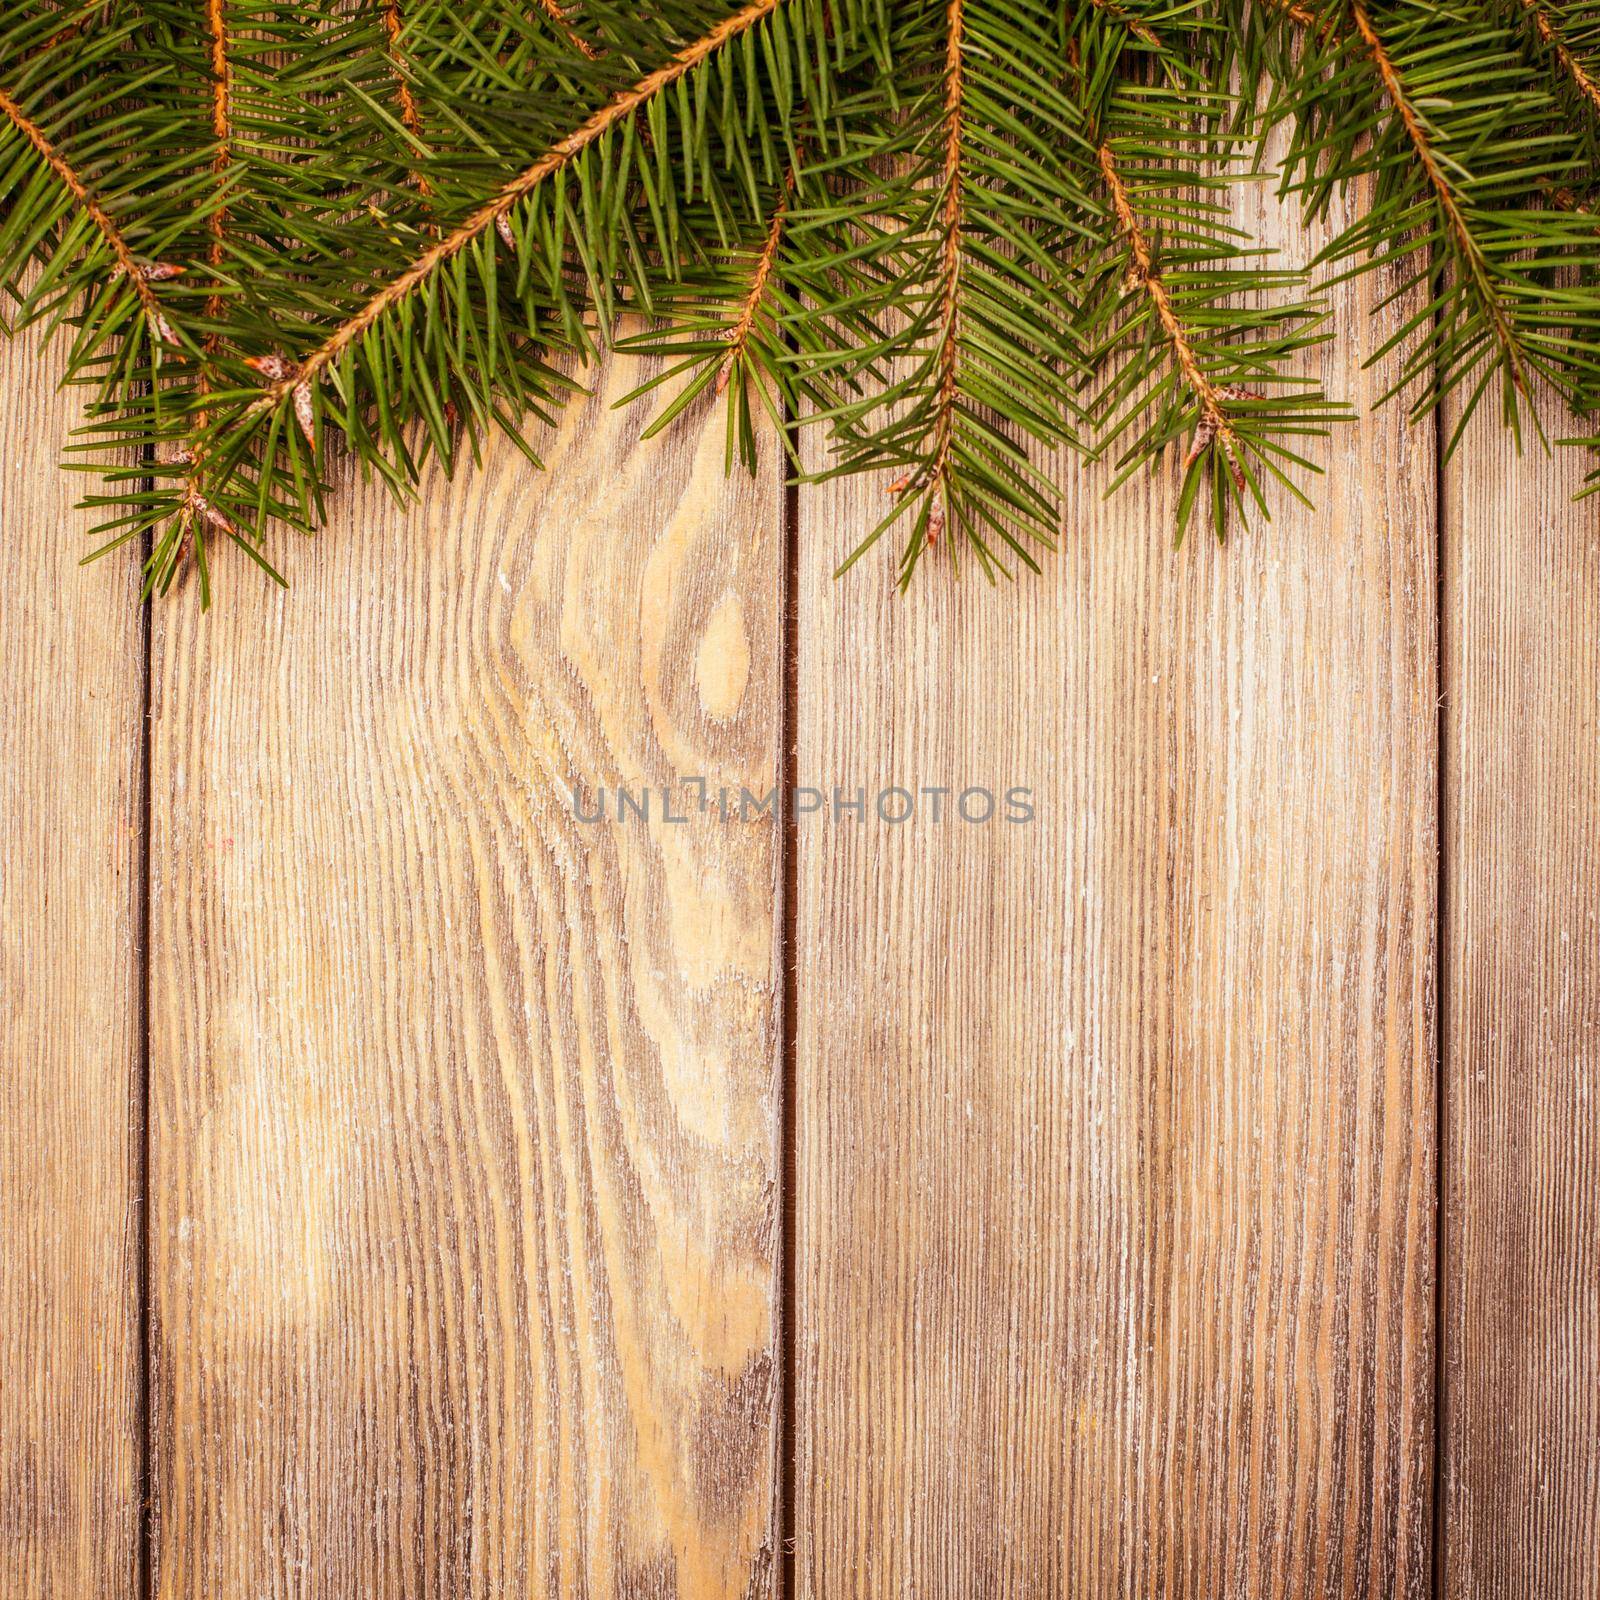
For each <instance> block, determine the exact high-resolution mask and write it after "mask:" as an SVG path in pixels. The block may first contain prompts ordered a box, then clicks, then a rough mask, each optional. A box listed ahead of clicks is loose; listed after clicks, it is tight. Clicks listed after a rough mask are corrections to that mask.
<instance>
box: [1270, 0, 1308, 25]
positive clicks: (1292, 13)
mask: <svg viewBox="0 0 1600 1600" xmlns="http://www.w3.org/2000/svg"><path fill="white" fill-rule="evenodd" d="M1268 3H1269V4H1270V5H1271V6H1273V7H1274V9H1276V10H1278V11H1281V12H1282V13H1283V14H1284V16H1286V17H1287V18H1288V19H1289V20H1290V21H1291V22H1298V23H1299V24H1300V26H1301V27H1302V28H1315V27H1317V26H1318V23H1317V14H1316V12H1314V11H1313V10H1312V9H1311V7H1310V6H1303V5H1301V4H1300V3H1299V0H1268Z"/></svg>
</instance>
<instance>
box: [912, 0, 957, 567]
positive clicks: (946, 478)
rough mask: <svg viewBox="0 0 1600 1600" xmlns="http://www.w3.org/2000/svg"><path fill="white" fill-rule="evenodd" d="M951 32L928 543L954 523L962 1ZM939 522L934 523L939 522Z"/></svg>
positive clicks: (953, 11) (952, 2) (952, 6)
mask: <svg viewBox="0 0 1600 1600" xmlns="http://www.w3.org/2000/svg"><path fill="white" fill-rule="evenodd" d="M948 18H949V30H948V35H947V38H946V42H945V53H944V78H945V87H944V114H945V135H944V241H943V245H942V248H941V250H940V275H941V278H942V283H941V287H940V294H939V302H940V306H939V394H938V399H937V401H936V402H935V415H934V424H933V460H932V463H931V464H930V466H929V468H928V471H927V473H926V474H925V475H924V477H923V479H922V481H923V482H925V483H927V482H931V483H935V484H937V485H938V488H939V495H940V500H941V505H940V507H938V508H936V510H935V511H934V513H933V514H931V515H930V516H929V519H928V543H929V544H935V543H937V542H938V538H939V533H940V526H941V521H942V522H944V523H948V521H949V518H950V447H951V443H952V441H953V438H954V432H955V411H956V383H957V379H958V376H959V371H960V344H959V336H960V332H961V232H962V224H963V221H964V213H963V210H962V194H961V132H962V127H961V118H962V96H963V95H964V93H965V91H966V81H965V76H964V69H965V62H964V61H963V59H962V55H961V45H962V26H963V22H964V17H963V14H962V0H949V9H948ZM936 517H937V518H939V519H940V521H935V518H936Z"/></svg>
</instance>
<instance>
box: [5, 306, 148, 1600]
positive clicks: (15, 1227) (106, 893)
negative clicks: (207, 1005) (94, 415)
mask: <svg viewBox="0 0 1600 1600" xmlns="http://www.w3.org/2000/svg"><path fill="white" fill-rule="evenodd" d="M61 368H62V358H61V352H60V351H59V349H58V350H52V351H49V352H47V353H45V354H43V355H41V353H40V340H39V338H38V336H37V334H32V333H30V334H27V335H24V336H22V337H21V338H18V339H16V340H8V341H5V342H3V343H0V532H3V535H4V538H5V544H6V557H7V567H8V571H7V577H6V581H5V583H4V584H0V671H3V674H4V678H5V683H6V691H5V696H6V698H5V711H4V714H3V715H0V1592H3V1593H4V1594H5V1595H6V1596H7V1597H8V1600H57V1597H67V1596H72V1597H78V1596H82V1597H85V1600H98V1597H100V1596H106V1597H110V1596H121V1595H129V1594H132V1593H134V1592H135V1584H136V1582H137V1568H138V1559H139V1539H138V1524H139V1464H140V1450H141V1439H140V1388H139V1334H138V1296H139V1238H140V1227H139V1218H138V1215H137V1209H136V1208H137V1196H138V1193H139V1161H140V1156H141V1150H142V1141H141V1138H140V1129H139V1118H140V1116H141V1106H140V1102H141V1098H142V1091H141V1087H140V1076H141V1074H140V1066H141V1054H140V1040H141V1036H142V1019H141V1015H140V957H139V949H138V940H139V933H140V921H141V895H142V885H143V864H142V851H143V841H142V839H141V836H140V827H141V815H142V795H143V785H142V771H143V751H144V727H143V724H144V677H145V662H144V635H143V624H142V620H141V617H140V613H139V610H138V605H137V598H138V586H137V582H136V575H135V574H134V573H133V572H132V571H130V570H129V567H128V565H127V564H126V563H124V562H121V561H118V560H116V559H114V558H113V560H112V561H111V562H110V563H109V564H108V565H107V566H102V567H99V568H98V569H95V570H93V571H91V572H88V573H85V572H82V571H80V570H79V567H78V561H79V558H80V557H81V556H83V555H85V554H86V553H87V552H88V550H89V549H90V546H89V544H88V543H87V542H86V538H85V535H86V534H87V531H88V529H89V527H90V526H91V524H92V523H93V521H94V519H93V517H91V516H89V515H86V514H83V513H80V512H76V511H74V510H73V509H72V506H73V502H74V501H75V500H76V499H77V497H78V491H79V490H80V488H81V486H82V480H81V479H73V478H68V477H66V476H65V475H63V474H62V473H61V472H60V471H59V469H58V463H59V461H60V460H61V454H62V450H63V447H64V446H65V445H66V444H67V442H68V434H69V432H70V430H71V429H72V428H73V427H75V426H76V425H77V424H78V421H79V407H78V403H77V399H76V397H75V396H72V395H62V394H60V393H58V392H56V384H57V382H58V380H59V377H60V373H61Z"/></svg>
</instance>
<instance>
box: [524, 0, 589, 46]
mask: <svg viewBox="0 0 1600 1600" xmlns="http://www.w3.org/2000/svg"><path fill="white" fill-rule="evenodd" d="M539 7H540V9H541V10H542V11H543V12H544V14H545V15H546V16H547V17H549V19H550V20H551V21H552V22H553V23H555V25H556V27H557V28H559V29H560V30H561V33H562V35H563V36H564V37H565V38H566V40H567V42H568V43H569V44H572V45H575V46H577V48H578V49H579V50H580V51H581V52H582V53H583V54H584V55H586V56H588V58H589V59H590V60H591V61H598V60H599V59H600V52H599V51H598V50H596V49H595V47H594V46H593V45H592V44H590V43H589V41H588V40H587V39H585V38H584V36H583V35H582V34H581V33H579V32H578V30H577V29H576V28H575V27H573V25H572V19H571V17H569V16H568V15H567V10H566V7H565V6H563V5H562V4H561V0H539Z"/></svg>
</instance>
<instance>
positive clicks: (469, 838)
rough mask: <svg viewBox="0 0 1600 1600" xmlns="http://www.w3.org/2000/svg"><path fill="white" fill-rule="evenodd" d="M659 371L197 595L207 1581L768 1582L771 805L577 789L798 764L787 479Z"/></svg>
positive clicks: (423, 1592) (190, 1098) (172, 1136)
mask: <svg viewBox="0 0 1600 1600" xmlns="http://www.w3.org/2000/svg"><path fill="white" fill-rule="evenodd" d="M639 376H640V372H639V368H638V367H637V366H634V367H632V368H627V369H620V370H617V371H613V372H611V373H609V374H606V375H605V377H604V383H605V386H606V390H607V392H606V393H604V394H602V395H601V396H600V397H598V398H597V399H595V400H593V401H592V402H589V403H587V404H580V405H578V406H575V407H574V412H575V414H574V415H570V416H569V417H568V419H567V423H566V425H565V426H564V428H563V430H562V431H561V433H560V435H559V436H558V437H557V438H555V439H552V440H547V441H545V443H546V444H547V445H548V450H549V464H550V468H551V470H550V472H549V474H548V475H540V474H538V473H535V472H534V471H532V470H531V469H530V468H528V467H527V466H526V465H525V464H524V463H523V462H522V461H521V458H520V457H518V456H517V455H516V454H515V453H514V452H513V451H512V450H511V449H509V448H505V447H502V446H496V447H495V448H494V450H493V451H492V454H491V460H490V462H489V464H488V466H487V467H486V468H485V469H484V470H482V471H481V472H478V473H469V474H466V475H465V476H464V477H463V478H462V479H461V480H460V481H459V482H458V483H457V484H455V485H453V486H452V485H449V484H447V483H445V482H444V481H443V480H442V479H440V478H438V477H433V478H430V480H429V482H428V484H427V486H426V489H425V491H424V494H423V496H422V505H421V507H420V508H419V509H417V510H416V511H414V512H412V513H410V514H402V513H400V512H397V511H396V510H395V509H394V508H393V507H392V506H391V505H390V504H389V503H388V502H387V501H386V500H385V499H384V498H382V497H381V496H380V495H379V494H378V493H377V492H376V491H375V490H370V489H360V488H358V487H352V488H351V489H350V490H349V491H348V492H347V493H346V494H345V495H344V496H343V498H342V499H341V500H340V501H339V506H338V510H337V513H336V521H335V523H334V525H333V526H332V527H330V528H329V529H328V530H327V531H326V532H325V533H324V534H323V535H322V536H320V538H319V540H318V542H317V543H316V544H315V545H311V546H306V547H304V548H301V549H299V550H295V551H289V552H286V553H285V559H286V560H288V562H289V570H290V571H291V573H292V575H293V579H294V585H295V586H294V589H293V591H292V592H291V593H290V594H288V595H287V596H285V595H283V594H281V593H278V592H274V591H273V590H271V589H269V588H268V587H267V586H265V585H264V584H262V583H261V582H260V581H259V580H258V578H257V577H256V576H255V575H254V574H252V573H251V571H250V570H249V569H248V568H247V567H245V566H244V565H243V564H242V563H240V562H238V561H236V560H231V559H228V558H226V557H222V558H220V560H219V564H220V565H221V566H222V567H223V568H224V569H225V574H224V576H225V587H226V592H225V593H224V594H223V595H222V596H221V599H220V603H219V605H218V608H217V610H216V611H215V612H214V613H213V614H212V615H211V616H210V617H209V618H208V619H204V620H202V619H201V618H200V617H199V615H198V614H197V612H196V610H195V608H194V607H192V606H186V605H183V604H181V603H180V604H178V605H168V606H166V607H164V608H163V609H162V611H161V613H160V616H159V619H158V623H157V636H156V640H155V660H154V687H155V702H154V707H155V720H154V730H153V746H152V749H153V773H154V781H153V808H154V820H153V824H152V836H153V837H152V856H153V863H154V878H153V907H152V943H153V1059H152V1077H153V1090H152V1115H153V1118H154V1141H153V1151H152V1161H153V1165H152V1188H153V1196H154V1229H153V1263H152V1276H153V1290H154V1305H155V1317H156V1321H155V1338H154V1364H155V1410H154V1419H153V1427H154V1432H155V1446H156V1449H155V1462H156V1470H157V1479H158V1485H159V1501H158V1521H157V1528H156V1542H155V1592H156V1594H157V1595H159V1596H161V1597H164V1600H177V1597H180V1596H181V1597H193V1600H246V1597H251V1600H254V1597H256V1596H269V1595H270V1596H274V1597H278V1596H290V1595H292V1596H295V1597H297V1600H299V1597H324V1596H325V1597H328V1600H333V1597H338V1600H351V1597H353V1596H357V1595H359V1596H361V1597H362V1600H390V1597H392V1600H416V1597H423V1596H427V1597H439V1600H443V1597H446V1596H448V1597H450V1600H468V1597H479V1596H481V1597H484V1600H491V1597H492V1600H506V1597H510V1596H521V1595H552V1596H554V1595H592V1596H596V1597H600V1596H613V1595H614V1596H619V1597H622V1596H631V1597H641V1600H642V1597H645V1596H650V1597H664V1596H670V1595H674V1594H678V1595H684V1596H688V1595H693V1596H695V1597H697V1600H700V1597H714V1596H729V1597H732V1600H742V1597H744V1596H746V1595H748V1594H754V1595H760V1594H762V1593H764V1592H766V1591H767V1589H768V1587H769V1575H770V1573H771V1572H772V1570H773V1561H772V1548H771V1537H772V1535H771V1527H772V1515H773V1509H772V1508H773V1477H774V1472H773V1463H774V1452H775V1436H774V1425H773V1424H774V1412H775V1405H776V1366H775V1361H774V1345H773V1339H774V1325H775V1316H774V1295H775V1274H774V1250H775V1237H774V1235H775V1217H776V1205H777V1199H776V1178H777V1172H776V1160H775V1118H776V1092H777V1041H776V1034H775V1028H776V996H775V990H774V974H775V970H776V955H775V938H774V936H775V923H774V905H775V896H774V873H775V870H776V862H777V830H776V827H775V824H774V822H773V821H772V819H771V817H770V816H768V817H765V818H758V819H752V820H750V821H748V822H744V823H740V822H737V821H734V822H729V823H723V822H721V821H718V820H715V819H714V818H709V817H704V816H699V815H695V816H693V817H692V818H691V820H690V821H688V822H687V823H682V824H670V823H664V822H662V820H661V814H660V811H659V809H653V810H652V814H651V822H650V825H649V826H648V828H647V827H645V826H643V825H642V824H640V823H639V822H638V821H636V820H629V821H628V822H626V823H623V824H620V825H617V824H614V823H608V824H607V825H605V826H594V825H581V824H580V823H578V822H577V821H576V820H575V818H574V816H573V814H572V811H571V808H570V807H569V803H568V786H569V785H571V784H573V783H574V782H578V783H583V784H587V785H588V786H589V789H590V790H591V791H592V790H593V789H595V788H598V787H600V786H602V785H604V786H605V787H607V788H608V789H609V788H611V787H612V786H614V785H616V784H617V783H619V782H622V783H629V784H633V785H639V784H650V785H653V786H656V787H657V789H658V791H659V787H660V786H662V785H668V784H672V783H673V782H674V781H675V780H676V779H678V778H680V777H691V776H695V775H704V776H705V777H706V778H707V780H708V782H709V783H710V785H711V788H712V790H713V792H714V791H715V790H716V788H717V787H718V786H719V785H720V784H722V783H724V782H726V783H730V784H733V785H738V784H740V783H743V784H746V785H748V786H750V787H751V788H752V789H757V790H759V791H761V792H765V790H766V789H767V788H769V787H770V785H771V784H772V782H773V781H774V778H775V774H776V770H777V711H778V693H777V682H778V663H777V619H778V598H779V545H778V531H779V529H778V512H779V506H780V499H781V497H780V493H779V489H778V483H777V477H776V470H775V467H774V468H773V469H771V470H769V471H768V472H767V474H766V475H765V476H764V477H763V478H762V479H760V480H759V481H757V482H751V481H750V480H748V479H746V478H742V477H741V478H739V479H735V480H734V481H732V482H725V481H724V478H723V471H722V426H721V421H720V418H712V419H710V420H709V422H708V425H707V426H706V428H705V430H704V432H703V433H701V434H699V435H697V434H696V433H695V432H694V430H693V429H692V428H691V429H690V431H689V432H688V433H687V434H685V433H684V432H683V431H682V430H679V431H678V432H676V433H675V434H674V435H673V436H672V437H671V438H670V439H669V440H668V441H666V442H658V443H656V444H653V445H648V446H641V445H639V444H638V442H637V436H638V432H639V429H640V426H641V422H642V418H641V415H640V412H639V410H638V409H637V408H635V409H633V410H630V411H628V412H625V413H624V412H614V411H612V410H611V409H610V402H611V401H612V400H614V399H615V398H617V396H618V395H619V394H620V393H622V392H623V390H624V388H625V387H626V386H628V385H631V384H632V383H633V382H636V381H637V380H638V378H639ZM590 798H591V799H592V793H591V794H590ZM676 808H677V809H678V810H680V811H681V810H683V809H686V807H685V797H684V796H683V794H682V793H681V792H680V793H679V795H678V796H677V799H676Z"/></svg>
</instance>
